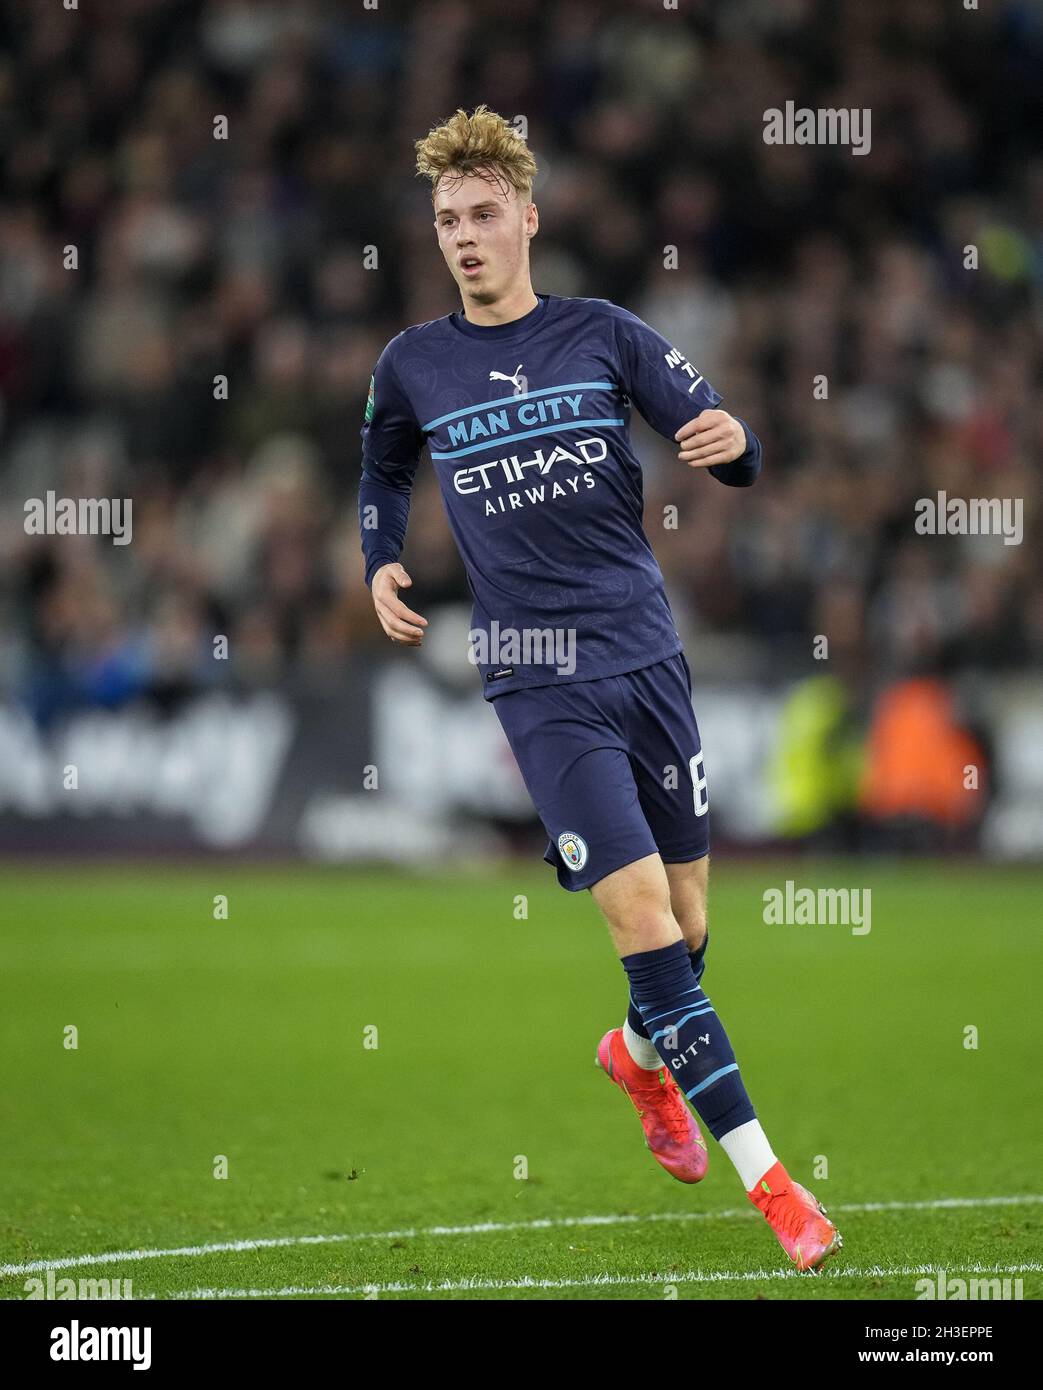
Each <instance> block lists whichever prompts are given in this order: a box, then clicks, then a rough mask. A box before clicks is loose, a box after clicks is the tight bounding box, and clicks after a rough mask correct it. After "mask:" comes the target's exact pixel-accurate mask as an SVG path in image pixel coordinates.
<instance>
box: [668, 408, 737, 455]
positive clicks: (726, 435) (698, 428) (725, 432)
mask: <svg viewBox="0 0 1043 1390" xmlns="http://www.w3.org/2000/svg"><path fill="white" fill-rule="evenodd" d="M674 438H675V439H676V440H677V441H678V443H679V444H680V445H681V452H680V453H679V454H678V455H677V457H678V458H679V459H680V460H681V462H682V463H687V465H688V467H689V468H710V467H712V466H713V465H714V464H715V463H733V462H734V461H735V460H736V459H737V458H741V457H742V455H743V454H744V453H745V452H746V434H745V431H744V430H743V427H742V426H741V425H740V424H739V422H738V420H736V418H735V417H734V415H729V414H728V412H727V411H726V410H704V411H702V412H701V413H700V414H698V415H697V416H696V417H695V419H694V420H689V421H688V423H687V425H682V426H681V428H680V429H679V430H678V431H677V433H676V434H675V435H674Z"/></svg>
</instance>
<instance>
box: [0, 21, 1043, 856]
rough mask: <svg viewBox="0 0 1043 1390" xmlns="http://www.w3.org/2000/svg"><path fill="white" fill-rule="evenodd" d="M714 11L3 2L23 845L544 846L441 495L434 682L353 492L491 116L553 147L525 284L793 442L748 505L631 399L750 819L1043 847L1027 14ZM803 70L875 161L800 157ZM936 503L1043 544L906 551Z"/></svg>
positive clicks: (798, 827) (5, 672) (432, 311)
mask: <svg viewBox="0 0 1043 1390" xmlns="http://www.w3.org/2000/svg"><path fill="white" fill-rule="evenodd" d="M686 11H687V12H686V14H685V15H683V16H679V15H677V14H676V13H671V12H669V11H664V9H663V8H662V6H660V5H656V4H634V3H629V4H606V5H593V4H587V3H582V0H578V2H577V3H566V4H561V5H553V6H548V5H540V4H538V3H535V0H509V3H506V4H497V5H491V4H489V5H486V4H453V3H447V4H425V5H419V6H414V5H390V4H387V5H383V6H381V7H380V8H379V9H378V10H377V11H372V12H365V11H363V10H361V9H360V10H359V12H358V13H354V12H353V11H351V10H350V7H344V6H336V5H325V4H296V5H269V4H264V3H216V0H211V3H165V2H164V0H117V3H112V4H107V5H106V6H104V7H93V6H84V7H83V9H82V12H81V13H80V14H79V15H78V16H72V15H70V14H68V13H56V11H55V7H54V6H53V5H49V4H46V3H40V4H31V5H26V6H10V7H7V9H6V11H5V17H4V21H3V24H4V31H3V36H2V37H3V45H2V47H3V52H4V54H5V55H6V56H5V57H4V58H3V60H2V65H0V75H2V85H3V88H4V90H5V96H6V99H5V107H6V110H7V115H6V117H5V119H4V141H3V147H4V159H3V185H4V189H5V196H4V201H3V237H2V240H3V271H2V279H0V401H2V430H3V436H2V439H3V459H4V462H3V468H2V475H0V486H2V498H3V503H2V513H0V525H2V528H3V529H2V537H3V544H2V546H0V553H2V559H0V594H2V604H3V617H4V622H3V633H4V636H3V649H2V662H0V669H2V686H0V690H2V696H0V698H2V706H0V808H2V809H0V815H2V826H3V829H2V835H3V841H4V843H6V844H7V845H8V846H10V847H11V848H13V849H16V850H19V851H26V850H29V849H32V848H35V847H43V848H56V847H60V848H64V849H76V848H79V847H97V848H102V849H106V850H110V851H111V850H114V849H119V848H121V847H123V846H126V847H135V848H137V849H142V848H149V847H154V848H164V847H175V848H176V847H179V848H191V847H193V846H195V847H199V848H204V849H206V848H217V849H225V850H229V849H231V850H240V851H248V850H250V849H255V850H260V849H263V850H264V851H266V852H272V851H274V850H280V851H282V852H284V853H305V854H310V855H317V856H319V857H327V858H333V859H338V858H345V857H347V858H353V857H357V856H360V855H361V856H366V855H371V854H373V853H374V852H378V853H389V854H392V855H398V856H401V857H402V858H404V859H405V860H407V861H408V860H411V859H415V858H418V857H420V858H422V857H424V856H425V855H429V856H430V855H434V856H437V857H439V858H441V857H444V856H445V855H446V854H455V853H459V852H460V847H461V845H462V846H470V848H471V851H472V853H474V854H479V853H480V854H481V855H483V856H487V855H490V854H493V855H495V854H497V853H499V852H503V851H506V850H509V849H511V848H521V849H524V850H526V851H527V852H528V851H531V849H532V848H533V846H534V845H535V843H536V841H537V839H538V838H539V837H538V835H537V833H536V829H535V824H534V822H533V819H532V815H531V810H530V808H529V803H528V799H527V797H526V796H525V793H524V789H523V788H522V787H521V785H520V783H519V781H518V778H517V774H516V772H515V771H514V768H513V764H512V762H511V759H510V754H509V751H508V750H507V748H506V744H505V742H504V740H503V739H502V735H501V734H500V731H499V726H498V724H497V723H496V721H495V719H494V718H493V717H492V714H491V711H489V710H486V709H484V708H483V707H482V702H481V700H480V697H479V695H478V691H477V682H476V679H475V673H474V670H473V668H471V667H470V666H469V665H468V664H467V662H466V660H464V659H463V654H465V653H466V629H467V622H468V612H469V610H468V605H467V592H466V586H465V582H464V578H463V573H462V569H461V566H460V563H459V561H458V559H457V557H456V555H455V550H454V548H453V545H452V541H451V538H450V535H449V531H448V528H447V526H446V523H445V520H444V516H443V514H442V510H441V503H440V500H439V498H438V496H437V490H436V487H435V485H434V480H433V475H432V472H431V470H430V468H422V469H421V470H420V482H419V486H418V488H417V491H416V495H415V502H414V507H413V513H412V518H411V522H410V533H409V539H408V546H407V550H406V554H405V557H404V559H405V563H406V564H407V566H408V567H409V568H410V569H411V571H412V572H413V574H414V576H415V581H416V583H415V588H414V591H413V594H414V597H415V599H416V602H417V604H419V605H420V607H421V610H422V611H423V612H424V613H426V614H427V615H428V616H429V617H430V618H431V619H432V628H433V630H432V633H431V637H430V639H429V641H428V644H427V647H426V650H425V651H424V653H423V654H422V656H421V657H420V658H419V659H418V658H417V656H416V654H415V653H397V654H396V653H393V652H392V651H391V650H390V644H389V643H387V640H386V638H384V636H383V634H382V632H381V631H380V629H379V626H378V624H377V622H376V620H375V616H374V614H373V612H372V607H371V604H370V600H369V595H368V592H367V591H366V590H365V588H364V587H363V585H362V583H361V582H360V575H361V565H360V556H359V546H358V539H357V520H356V511H355V492H356V487H357V480H358V474H359V428H360V424H361V420H362V413H363V410H364V406H365V397H366V391H367V387H368V383H369V375H370V372H371V370H372V366H373V363H374V361H375V360H376V357H377V355H378V354H379V352H380V351H381V349H382V347H383V346H384V344H385V343H386V342H387V341H388V340H389V339H390V338H391V337H392V336H394V334H395V333H397V332H398V331H399V330H400V329H401V328H402V327H404V326H406V325H408V324H410V323H416V322H420V321H423V320H425V319H428V318H432V317H436V316H438V315H441V314H444V313H447V312H450V311H451V310H453V309H454V308H456V307H458V301H457V300H456V299H455V297H454V296H455V290H454V287H453V285H452V283H451V280H450V278H449V276H448V273H447V271H446V270H445V267H444V265H443V263H442V261H441V258H440V256H439V254H438V251H437V248H436V244H435V240H434V235H433V230H432V227H431V213H430V204H429V194H428V189H427V185H426V181H423V180H420V179H417V178H416V177H415V175H414V173H413V153H412V142H413V140H415V139H416V138H418V136H419V135H421V134H423V133H425V132H426V130H427V129H428V127H429V126H430V125H432V124H435V123H437V121H438V120H439V119H441V118H442V117H444V116H445V115H447V114H449V113H450V112H451V111H452V110H454V109H455V108H456V106H457V105H464V106H467V107H468V108H469V107H470V106H473V105H474V104H476V103H477V101H479V100H487V101H488V102H489V104H490V105H491V106H493V108H494V109H496V110H499V111H500V112H501V113H502V114H504V115H506V116H507V117H508V119H513V118H514V117H515V116H516V115H519V114H520V115H524V117H525V119H526V120H527V122H528V130H529V138H530V142H531V144H532V147H533V149H534V151H535V153H536V155H537V159H538V162H539V165H540V176H539V183H538V187H537V189H536V193H535V196H536V200H537V203H538V205H539V207H540V211H541V231H540V234H539V236H538V238H537V239H536V241H535V242H534V244H533V254H532V263H533V281H534V285H535V287H536V288H537V290H539V291H550V292H553V293H557V294H566V295H592V296H600V297H606V298H609V299H612V300H615V301H616V302H618V303H620V304H623V305H625V306H626V307H628V308H630V309H632V310H633V311H634V312H636V313H638V314H639V315H641V316H642V317H643V318H644V319H646V320H647V321H648V322H649V323H651V324H652V325H654V326H655V327H656V328H657V329H658V330H659V331H661V332H662V333H663V334H664V335H665V336H666V337H667V338H668V339H670V340H671V341H672V342H674V343H676V344H677V345H678V346H680V348H681V350H682V351H684V352H686V353H687V354H688V355H689V356H690V357H691V358H692V360H693V361H695V362H696V364H697V365H698V367H699V369H700V370H701V371H702V372H704V373H705V374H706V375H707V377H708V378H709V379H710V380H711V381H713V382H714V383H715V384H716V385H717V386H718V388H719V389H720V390H721V391H723V392H724V394H725V398H726V399H725V405H726V406H730V407H731V408H732V409H733V410H734V411H736V412H738V413H740V414H742V415H744V416H745V417H746V418H748V419H749V420H751V421H752V422H753V424H754V426H755V428H756V429H757V430H758V432H759V433H760V435H761V437H762V439H763V442H764V447H765V458H766V466H765V471H764V474H763V477H762V479H761V480H760V482H759V483H758V484H757V486H756V488H755V489H753V491H752V492H749V493H745V492H740V493H736V492H733V491H731V490H730V489H725V488H721V487H718V486H715V485H713V484H711V483H710V481H709V480H708V479H706V478H704V477H702V476H700V475H698V474H696V473H694V472H688V471H686V470H682V469H679V468H678V467H676V466H675V459H674V457H673V454H672V451H671V449H670V446H669V444H668V443H667V442H666V441H664V440H662V439H660V438H659V437H658V436H656V435H654V434H653V433H652V432H651V431H650V430H648V429H647V427H645V426H644V423H643V422H642V421H640V419H639V418H638V417H637V415H636V412H635V422H636V424H635V434H636V436H637V440H638V448H639V451H640V454H641V457H642V458H643V460H644V462H645V466H646V473H647V510H646V525H647V527H648V530H649V533H650V535H651V537H652V540H653V544H654V547H655V550H656V553H657V555H658V557H659V559H660V562H661V564H662V567H663V569H664V572H665V574H666V578H667V584H668V591H669V594H670V598H671V602H672V604H673V606H674V608H675V612H676V614H677V617H678V623H679V627H680V630H681V632H682V636H683V638H684V639H685V642H686V647H687V650H688V651H689V652H690V653H691V658H692V665H693V670H694V672H695V674H696V681H697V686H698V688H699V701H700V703H699V705H698V706H697V713H698V714H699V716H700V719H701V721H702V723H703V725H704V730H703V732H704V742H705V744H706V746H707V765H708V770H709V775H710V779H711V780H710V788H711V795H712V796H713V798H714V803H713V804H714V812H715V814H714V830H715V840H716V842H717V843H718V844H721V845H726V844H728V843H729V841H737V842H741V843H744V844H747V845H759V844H763V843H766V842H767V843H771V842H774V843H779V842H780V841H782V840H785V839H786V838H792V837H795V838H799V839H805V838H807V837H809V836H810V837H811V838H812V840H813V842H815V843H826V844H829V845H835V846H843V847H847V848H851V847H856V848H860V847H872V846H873V845H874V844H876V843H879V842H883V843H884V844H886V845H889V846H890V845H892V844H894V843H896V842H897V843H899V844H903V845H904V844H907V843H908V844H910V845H911V846H912V847H913V848H916V847H920V846H927V847H932V848H944V847H948V848H952V849H956V850H959V851H963V850H966V849H968V848H970V847H974V846H979V845H980V846H982V847H983V848H984V849H985V850H987V851H988V852H989V853H992V854H996V855H999V856H1013V855H1024V854H1038V853H1039V851H1040V849H1041V848H1043V817H1041V812H1040V803H1041V800H1043V798H1041V795H1040V794H1041V791H1043V757H1041V754H1040V752H1039V749H1040V748H1041V747H1043V738H1041V734H1043V728H1041V715H1040V701H1039V694H1040V686H1039V681H1038V677H1039V670H1040V659H1041V656H1043V570H1041V565H1040V552H1039V547H1038V546H1037V545H1035V544H1033V542H1032V540H1031V534H1032V524H1033V519H1034V517H1035V514H1036V510H1037V507H1038V461H1039V453H1040V443H1041V432H1043V422H1041V419H1040V412H1039V410H1038V408H1037V396H1036V392H1037V388H1038V383H1039V375H1040V336H1039V314H1040V304H1039V293H1040V275H1041V255H1043V249H1041V244H1040V236H1041V230H1043V229H1041V222H1043V162H1041V160H1040V151H1039V148H1038V143H1037V141H1038V132H1039V129H1040V120H1039V117H1040V114H1041V112H1040V99H1039V95H1038V91H1037V90H1036V88H1037V86H1038V84H1036V83H1035V82H1034V75H1036V74H1037V73H1038V69H1037V67H1036V60H1037V59H1038V58H1039V56H1040V46H1041V26H1043V19H1041V15H1040V11H1039V8H1038V6H1035V5H1032V4H1027V3H1003V4H995V5H989V6H986V7H983V9H982V11H979V12H969V11H965V10H963V9H962V8H961V7H960V6H959V5H947V4H943V3H939V2H936V0H920V3H916V4H897V3H895V4H890V3H881V4H874V5H871V6H866V5H857V4H839V5H838V4H825V5H819V4H813V3H788V4H784V5H769V4H760V3H742V2H741V0H738V2H737V3H732V4H729V5H727V6H716V5H711V4H694V5H689V6H687V7H686ZM794 93H796V94H797V98H796V100H797V104H798V105H799V104H804V105H808V106H812V107H815V106H832V107H862V106H868V107H870V108H871V111H872V149H871V154H870V155H869V157H864V156H863V157H859V156H855V155H853V154H852V153H851V152H850V150H848V149H847V148H845V147H842V146H833V147H828V146H825V147H822V146H820V147H814V146H805V147H798V146H793V145H790V146H786V145H768V144H765V143H764V141H763V140H762V138H761V131H762V128H763V113H764V111H765V110H766V109H767V108H769V107H773V106H777V107H780V108H782V107H784V106H785V103H786V101H787V100H792V99H794ZM218 114H222V115H225V116H227V119H228V132H229V133H228V138H227V140H220V139H215V138H214V127H213V118H214V116H215V115H218ZM69 245H75V247H76V248H77V251H78V268H77V269H74V270H73V269H67V268H65V264H64V248H65V247H67V246H69ZM967 245H974V246H977V247H978V249H979V257H980V261H979V268H978V269H976V270H968V269H966V268H965V250H964V248H965V247H966V246H967ZM670 247H675V248H676V262H677V268H676V269H667V268H664V260H665V259H666V258H667V254H668V248H670ZM374 260H375V264H374ZM367 266H368V267H369V268H367ZM218 377H224V378H226V379H227V399H220V398H219V399H215V385H214V383H215V379H216V378H218ZM822 377H825V379H826V381H827V383H828V386H827V389H828V399H820V398H816V396H817V395H819V396H820V395H821V386H820V385H819V389H818V391H817V392H816V383H820V382H821V378H822ZM216 390H217V393H218V394H220V390H221V388H216ZM48 489H53V490H54V491H55V493H56V495H57V496H59V497H63V496H71V497H80V496H88V497H130V498H132V499H133V525H134V532H133V542H132V543H131V544H130V545H129V546H125V547H119V546H114V545H113V544H112V543H111V542H110V541H109V540H108V539H107V538H103V537H98V538H83V539H80V538H74V537H64V536H63V537H36V536H28V535H26V534H25V528H24V507H25V501H26V499H27V498H30V497H43V496H44V495H45V493H46V491H47V490H48ZM939 491H944V492H945V493H946V494H947V495H948V496H949V497H958V498H967V497H979V496H983V497H998V498H1021V499H1023V501H1024V507H1025V530H1026V535H1027V536H1028V537H1029V539H1027V540H1026V541H1025V542H1024V543H1022V544H1021V545H1009V546H1008V545H1004V544H1003V542H1002V539H1000V538H998V537H975V536H972V537H959V536H931V537H924V536H919V535H917V534H915V533H914V530H913V522H914V519H915V514H914V505H915V502H916V500H917V499H918V498H924V497H926V498H934V497H935V496H936V494H937V493H938V492H939ZM668 506H675V507H676V508H677V509H678V519H677V525H676V527H675V528H674V529H670V528H669V527H668V526H665V525H664V524H663V517H664V511H663V509H664V508H665V507H668ZM217 635H223V636H225V637H227V644H228V655H227V659H216V660H215V657H214V646H213V639H214V637H215V636H217ZM821 635H824V636H826V637H827V638H828V640H829V649H828V659H825V660H823V659H821V658H818V659H816V657H815V655H814V639H815V638H816V637H817V636H821ZM912 681H915V682H916V684H909V682H912ZM924 682H927V683H926V684H924ZM226 701H227V703H226ZM438 729H441V730H442V733H443V736H442V737H439V738H436V737H433V736H432V735H433V731H434V730H438ZM68 764H75V765H76V766H77V768H78V769H79V772H80V779H79V780H80V785H79V787H78V788H77V789H76V790H75V791H70V790H69V789H67V788H66V787H65V786H64V785H63V781H62V777H61V770H62V769H63V768H64V767H65V766H66V765H68ZM969 764H972V765H974V766H976V767H978V768H979V770H980V783H979V786H978V788H977V789H973V788H972V789H971V790H970V791H966V790H965V789H964V786H963V782H964V777H963V768H964V767H965V766H966V765H969ZM374 765H375V766H376V768H377V770H378V779H379V781H378V787H377V788H376V789H372V788H371V789H370V790H364V788H363V777H364V769H365V768H367V767H370V766H374ZM370 781H372V774H370ZM73 803H75V805H74V804H73ZM404 814H405V815H407V818H408V820H409V822H410V824H411V826H412V827H413V829H412V843H408V842H407V839H408V837H403V836H402V835H401V834H400V833H395V832H394V830H393V827H395V826H401V824H402V817H403V815H404ZM465 852H466V851H465Z"/></svg>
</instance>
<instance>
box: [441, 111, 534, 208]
mask: <svg viewBox="0 0 1043 1390" xmlns="http://www.w3.org/2000/svg"><path fill="white" fill-rule="evenodd" d="M483 168H489V169H491V170H494V171H496V172H499V173H500V174H501V176H502V178H503V179H505V180H506V181H507V183H509V184H510V185H511V187H512V188H513V189H514V190H515V192H516V193H517V195H518V198H519V200H520V201H522V202H525V203H531V202H532V181H533V179H534V178H535V177H536V161H535V159H533V157H532V154H531V152H530V150H529V147H528V145H526V143H525V141H524V140H523V139H522V138H521V136H520V135H518V134H516V133H515V131H514V130H513V129H512V127H511V126H510V125H508V123H507V122H506V121H505V120H504V118H503V117H502V116H498V115H497V114H496V112H495V111H490V110H489V109H488V107H487V106H485V105H484V104H483V105H482V106H476V107H475V109H474V114H473V115H472V116H469V115H468V114H467V112H466V111H464V110H463V109H462V108H460V107H458V108H457V110H456V114H455V115H454V116H450V118H449V120H448V121H446V122H444V124H442V125H440V126H434V127H432V129H431V130H430V131H428V133H427V135H425V136H424V138H423V139H422V140H418V141H417V142H416V171H417V174H418V175H423V176H424V177H425V178H429V179H430V180H431V201H432V203H433V202H434V200H435V195H436V194H437V192H438V189H439V185H440V184H441V182H442V180H443V178H445V177H446V175H452V176H453V178H454V179H455V178H456V177H457V176H459V177H460V178H464V177H466V176H467V175H469V174H475V173H478V171H479V170H481V169H483ZM479 177H482V175H479ZM487 182H491V180H487Z"/></svg>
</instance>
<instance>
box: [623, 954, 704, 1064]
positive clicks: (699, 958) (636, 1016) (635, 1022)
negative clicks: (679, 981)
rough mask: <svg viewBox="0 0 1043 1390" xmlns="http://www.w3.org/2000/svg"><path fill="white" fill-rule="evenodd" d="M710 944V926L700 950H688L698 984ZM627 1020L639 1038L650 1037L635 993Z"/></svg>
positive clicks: (630, 1000) (628, 1007) (631, 999)
mask: <svg viewBox="0 0 1043 1390" xmlns="http://www.w3.org/2000/svg"><path fill="white" fill-rule="evenodd" d="M709 944H710V929H709V927H707V929H706V935H705V936H704V937H703V944H702V945H701V946H700V947H699V949H698V950H696V951H689V952H688V959H689V960H690V961H691V962H692V973H693V975H694V976H695V983H696V984H698V983H699V981H700V980H701V979H702V978H703V971H704V970H705V969H706V962H705V961H704V960H703V957H704V956H705V955H706V948H707V946H708V945H709ZM627 1022H628V1023H629V1024H630V1026H631V1028H632V1029H633V1030H634V1032H635V1033H636V1034H637V1036H638V1037H639V1038H647V1037H648V1033H647V1031H646V1030H645V1023H644V1019H642V1017H641V1011H640V1010H639V1009H638V1007H637V1005H636V1004H635V1003H634V996H633V994H631V995H630V999H629V1002H628V1004H627Z"/></svg>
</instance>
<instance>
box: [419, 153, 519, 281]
mask: <svg viewBox="0 0 1043 1390" xmlns="http://www.w3.org/2000/svg"><path fill="white" fill-rule="evenodd" d="M537 226H538V218H537V213H536V204H535V203H525V202H522V201H520V200H519V198H518V194H517V193H516V191H515V190H514V188H512V187H511V185H510V184H509V183H507V182H506V180H505V179H503V178H502V177H500V176H496V177H495V178H493V179H492V180H490V179H488V178H480V177H479V176H478V175H477V174H468V175H466V176H464V177H463V178H461V177H460V176H459V175H452V174H447V175H445V176H444V177H443V179H442V182H441V186H440V187H439V190H438V192H437V193H436V194H435V227H436V229H437V232H438V244H439V246H440V247H441V249H442V255H443V256H444V257H445V259H446V264H447V265H448V267H449V269H450V271H451V272H452V275H453V279H454V280H455V281H456V283H457V285H458V286H459V288H460V294H461V296H462V297H463V298H464V301H465V303H466V302H467V301H468V300H470V302H471V303H473V304H495V303H496V302H497V301H498V300H500V299H503V298H505V297H506V296H507V295H508V294H510V293H511V291H512V290H514V289H516V288H517V287H518V285H519V284H522V285H525V284H528V281H529V239H530V237H532V236H534V235H535V233H536V230H537ZM471 259H474V260H477V261H478V262H479V263H480V264H478V265H477V266H476V267H475V269H473V270H468V269H465V264H464V263H465V262H466V261H468V260H471Z"/></svg>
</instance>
